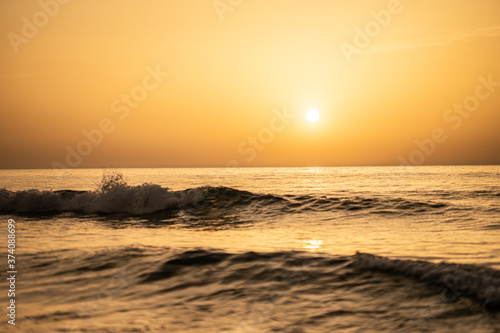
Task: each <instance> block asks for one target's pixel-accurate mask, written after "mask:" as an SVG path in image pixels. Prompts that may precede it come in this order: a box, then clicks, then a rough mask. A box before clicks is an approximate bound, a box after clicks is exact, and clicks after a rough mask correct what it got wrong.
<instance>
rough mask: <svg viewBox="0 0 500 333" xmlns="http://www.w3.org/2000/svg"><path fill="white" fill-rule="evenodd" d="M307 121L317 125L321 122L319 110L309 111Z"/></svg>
mask: <svg viewBox="0 0 500 333" xmlns="http://www.w3.org/2000/svg"><path fill="white" fill-rule="evenodd" d="M306 118H307V121H309V122H310V123H315V122H317V121H318V120H319V112H318V111H317V110H309V111H307V114H306Z"/></svg>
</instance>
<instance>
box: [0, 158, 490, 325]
mask: <svg viewBox="0 0 500 333" xmlns="http://www.w3.org/2000/svg"><path fill="white" fill-rule="evenodd" d="M499 180H500V167H499V166H454V167H440V166H433V167H346V168H340V167H338V168H212V169H202V168H200V169H189V168H187V169H120V170H109V169H108V170H102V169H75V170H2V171H0V188H1V190H0V220H1V221H2V224H1V225H2V226H3V227H2V230H0V235H1V239H2V241H1V243H0V244H1V246H2V249H3V250H2V253H3V255H4V257H5V258H4V261H5V265H4V266H5V269H3V270H4V271H7V254H8V252H7V249H8V247H7V246H8V243H7V239H8V238H7V235H8V233H9V231H8V220H9V219H12V220H14V221H15V224H16V252H15V260H16V271H17V275H16V297H15V299H16V320H15V323H16V329H17V330H18V331H20V332H186V333H190V332H294V333H298V332H498V331H500V315H499V308H500V271H499V270H500V259H499V258H500V181H499ZM8 289H9V283H8V281H7V280H5V279H2V281H0V291H1V292H0V302H1V304H2V306H1V309H2V310H1V311H0V312H1V314H2V317H3V320H2V322H1V323H0V330H2V331H6V330H7V329H8V328H10V327H8V326H11V325H10V324H8V323H7V321H8V320H9V317H7V316H6V314H7V311H8V309H6V307H7V306H8V304H9V303H8V302H9V297H8V296H7V291H8Z"/></svg>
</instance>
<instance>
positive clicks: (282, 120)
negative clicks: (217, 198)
mask: <svg viewBox="0 0 500 333" xmlns="http://www.w3.org/2000/svg"><path fill="white" fill-rule="evenodd" d="M273 113H274V115H273V117H271V119H270V120H269V124H268V126H267V127H264V128H262V129H261V130H260V131H259V132H258V133H257V134H256V135H252V136H249V137H247V139H246V140H243V141H242V142H241V143H240V144H239V145H238V148H237V151H238V154H240V155H241V156H244V157H245V160H246V161H247V162H252V161H253V160H255V159H256V158H257V154H258V152H259V151H263V150H264V149H266V146H267V145H269V144H270V143H271V142H273V140H274V138H275V136H276V134H277V133H280V132H282V131H284V130H285V128H286V127H287V126H288V125H290V123H291V121H292V120H294V119H295V118H297V115H296V114H294V113H290V112H289V111H288V109H287V108H285V107H284V108H282V110H278V109H274V110H273ZM239 165H240V163H239V162H238V161H237V160H231V161H229V162H228V163H227V165H226V166H227V167H228V168H231V167H237V166H239Z"/></svg>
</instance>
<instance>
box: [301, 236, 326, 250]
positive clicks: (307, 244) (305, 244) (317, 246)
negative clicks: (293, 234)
mask: <svg viewBox="0 0 500 333" xmlns="http://www.w3.org/2000/svg"><path fill="white" fill-rule="evenodd" d="M302 248H303V249H304V250H306V251H309V252H324V251H327V249H325V248H324V247H323V241H322V240H319V239H311V240H304V241H302Z"/></svg>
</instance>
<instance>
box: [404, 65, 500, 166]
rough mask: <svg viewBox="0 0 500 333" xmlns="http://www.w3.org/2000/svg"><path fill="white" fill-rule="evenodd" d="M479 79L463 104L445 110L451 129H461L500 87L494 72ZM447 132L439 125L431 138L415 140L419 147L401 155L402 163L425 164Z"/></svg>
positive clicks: (445, 139) (405, 164)
mask: <svg viewBox="0 0 500 333" xmlns="http://www.w3.org/2000/svg"><path fill="white" fill-rule="evenodd" d="M478 80H479V84H478V85H477V86H476V89H475V90H474V93H473V94H471V95H469V96H467V97H466V98H465V99H464V101H463V102H462V103H461V104H454V105H453V107H451V108H449V109H447V110H446V111H445V112H444V114H443V120H444V122H445V123H447V124H449V125H450V126H451V130H453V131H457V130H459V129H460V128H461V127H462V124H463V122H464V120H465V119H467V118H469V117H470V116H471V115H472V114H473V112H475V111H477V110H478V109H479V107H480V105H481V102H484V101H486V100H487V99H489V98H490V97H491V96H492V95H493V94H494V93H495V92H496V90H497V89H498V88H499V87H500V81H498V82H497V81H494V80H493V74H490V75H489V76H488V78H485V77H484V76H480V77H479V78H478ZM446 132H447V131H446V130H445V129H443V128H441V127H437V128H435V129H434V130H433V131H432V133H431V136H430V137H429V138H426V139H423V140H415V145H416V146H417V147H416V148H415V149H414V150H413V151H412V152H411V153H410V154H409V155H408V156H407V157H406V158H405V157H404V156H403V155H399V157H398V159H399V161H400V162H401V163H400V165H401V166H407V165H422V164H424V162H425V161H426V159H427V158H428V157H429V156H431V155H432V154H434V153H435V152H436V148H437V146H438V145H439V144H443V143H445V142H446V141H447V140H448V134H446Z"/></svg>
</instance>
